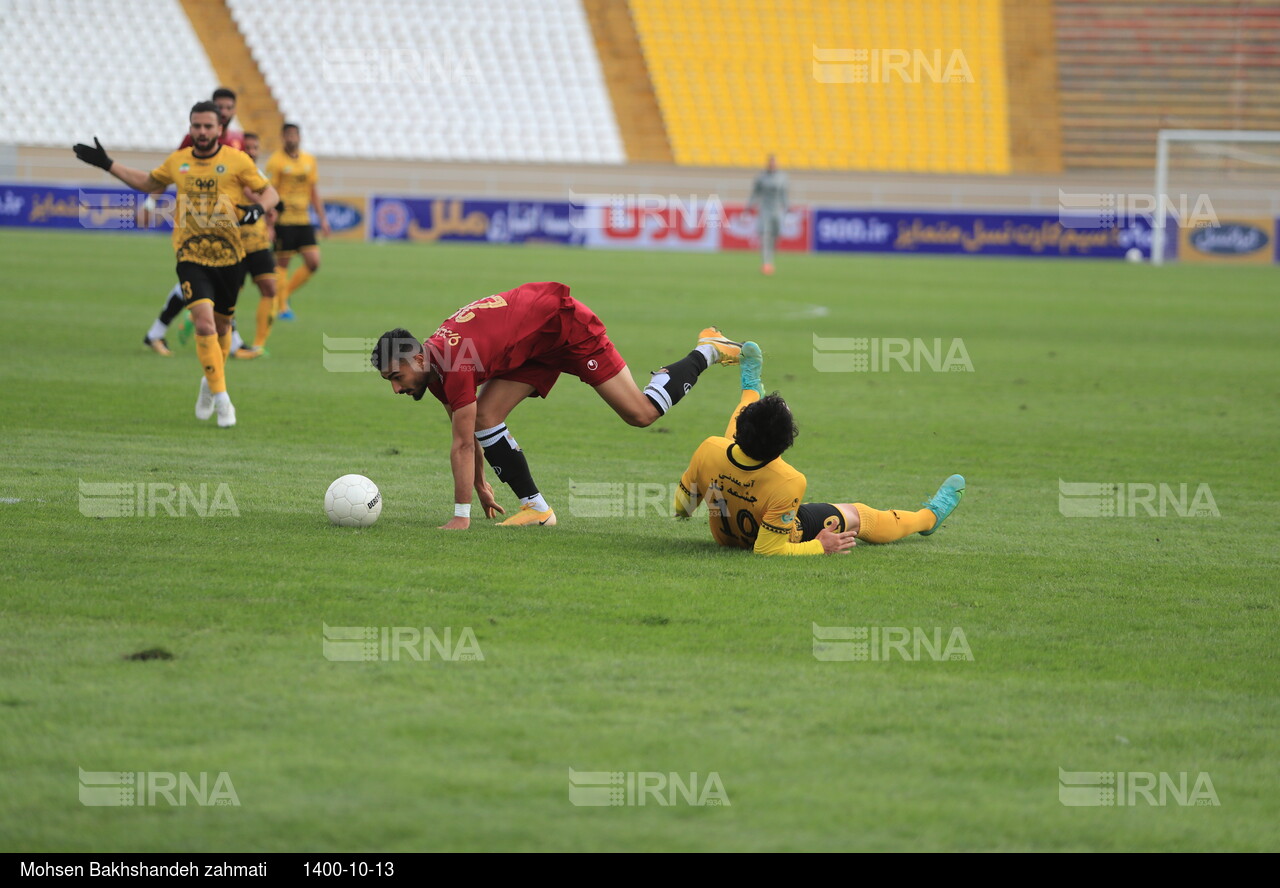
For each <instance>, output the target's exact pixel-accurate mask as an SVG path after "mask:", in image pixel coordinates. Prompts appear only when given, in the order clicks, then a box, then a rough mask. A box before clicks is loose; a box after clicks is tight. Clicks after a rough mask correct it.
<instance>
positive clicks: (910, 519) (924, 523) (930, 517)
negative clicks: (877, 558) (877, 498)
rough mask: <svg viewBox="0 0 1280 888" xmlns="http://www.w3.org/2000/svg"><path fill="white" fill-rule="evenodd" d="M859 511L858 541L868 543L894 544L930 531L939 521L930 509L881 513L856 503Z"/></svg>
mask: <svg viewBox="0 0 1280 888" xmlns="http://www.w3.org/2000/svg"><path fill="white" fill-rule="evenodd" d="M853 507H854V508H855V509H857V510H858V518H860V519H861V522H862V523H861V526H860V527H859V528H858V539H860V540H866V541H867V542H868V543H892V542H893V541H894V540H900V539H902V538H903V537H905V536H910V535H911V534H913V533H919V532H920V531H922V530H928V529H929V528H931V527H933V525H934V522H935V521H937V516H935V515H934V514H933V512H930V511H929V510H928V509H921V510H919V511H918V512H906V511H903V510H901V509H889V510H888V511H881V510H879V509H873V508H871V507H870V506H867V505H864V504H862V503H854V504H853Z"/></svg>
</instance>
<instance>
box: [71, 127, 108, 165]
mask: <svg viewBox="0 0 1280 888" xmlns="http://www.w3.org/2000/svg"><path fill="white" fill-rule="evenodd" d="M71 150H72V151H74V152H75V153H76V157H78V158H80V159H81V160H83V161H84V162H85V163H87V164H89V165H90V166H96V167H97V168H98V169H101V170H108V171H110V169H111V164H112V163H114V161H112V159H111V158H110V157H107V150H106V149H105V148H103V147H102V143H101V142H99V141H98V137H97V136H94V137H93V144H92V145H85V144H83V143H81V144H79V145H76V146H75V147H73V148H72V149H71Z"/></svg>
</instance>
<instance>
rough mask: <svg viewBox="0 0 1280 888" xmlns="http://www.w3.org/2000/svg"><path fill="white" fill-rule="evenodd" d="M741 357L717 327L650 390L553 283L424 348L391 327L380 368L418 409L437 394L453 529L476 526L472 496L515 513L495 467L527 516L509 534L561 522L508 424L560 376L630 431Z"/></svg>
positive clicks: (485, 311) (488, 308) (492, 307)
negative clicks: (446, 439)
mask: <svg viewBox="0 0 1280 888" xmlns="http://www.w3.org/2000/svg"><path fill="white" fill-rule="evenodd" d="M741 348H742V346H741V344H740V343H737V342H732V341H730V340H729V339H726V338H725V337H724V336H722V335H721V334H720V331H719V330H718V329H716V328H715V327H708V328H707V329H705V330H703V331H702V333H701V334H700V335H699V338H698V345H697V347H696V348H695V349H694V350H693V351H691V352H689V354H688V355H686V356H685V357H683V358H681V359H680V360H679V361H676V362H675V363H673V364H669V365H667V366H666V367H663V368H662V369H661V370H658V371H656V372H654V373H653V374H652V378H651V379H650V381H649V384H648V385H647V386H645V388H644V389H643V390H641V389H640V388H639V387H638V386H637V385H636V383H635V380H633V379H632V378H631V374H630V373H628V372H627V365H626V362H625V361H623V360H622V356H621V355H620V354H618V350H617V349H616V348H614V346H613V343H612V342H610V341H609V337H608V336H607V335H606V333H605V327H604V324H603V323H602V322H601V321H600V319H599V318H598V317H596V314H595V312H593V311H592V310H591V309H590V308H588V307H587V306H585V305H583V304H582V303H581V302H579V301H578V300H577V299H574V298H573V297H572V296H570V295H569V288H568V287H566V286H565V285H564V284H558V283H553V282H552V283H535V284H524V285H522V286H519V287H516V288H515V289H514V290H508V291H507V292H505V293H498V294H496V295H494V296H486V297H485V298H484V299H478V300H476V301H475V302H472V303H470V304H468V305H464V306H463V307H462V308H460V309H458V310H457V311H456V312H454V313H453V314H452V315H450V316H449V317H448V318H446V319H445V321H444V323H443V324H441V325H440V327H439V328H438V329H437V330H436V331H435V333H433V334H431V336H430V337H429V338H428V339H427V340H425V341H423V342H420V341H418V340H417V339H416V338H414V336H413V334H412V333H410V332H409V331H408V330H405V329H403V328H397V329H395V330H388V331H387V332H386V333H383V334H382V337H381V338H380V339H379V340H378V344H377V346H376V347H375V348H374V350H373V355H372V360H373V366H374V367H376V368H377V369H378V371H379V372H380V373H381V374H382V378H383V379H386V380H387V381H389V382H390V383H391V388H392V390H393V391H394V392H395V393H396V394H397V395H409V396H411V397H412V398H413V399H414V400H415V401H419V400H421V399H422V396H423V395H425V394H426V393H427V392H431V394H432V395H434V396H435V397H436V398H437V399H438V400H439V401H440V403H442V404H443V405H444V408H445V411H446V412H447V413H448V414H449V417H450V421H451V424H452V427H453V445H452V447H451V448H450V452H449V460H450V463H451V465H452V467H453V493H454V512H453V518H452V519H451V520H450V521H449V522H448V523H446V524H444V525H443V528H444V529H446V530H461V529H465V528H467V527H469V526H470V523H471V521H470V519H471V497H472V488H473V487H474V489H475V492H476V493H477V494H479V497H480V505H481V506H482V507H483V508H484V513H485V517H488V518H492V517H494V515H495V514H497V513H499V512H501V513H503V514H506V510H505V509H503V508H502V506H500V505H498V502H497V500H496V499H495V498H494V495H493V488H492V487H490V486H489V484H488V482H486V481H485V479H484V462H485V461H488V463H489V465H491V466H492V467H493V471H494V474H495V475H497V476H498V479H499V480H500V481H502V482H503V483H505V484H507V485H508V486H509V487H510V488H511V490H512V492H513V493H515V495H516V496H518V497H519V498H520V511H519V512H517V513H516V514H515V515H513V516H511V517H510V518H508V519H507V520H506V521H503V522H502V524H503V525H505V526H516V527H520V526H532V525H542V526H551V525H553V524H555V523H556V515H555V512H554V511H552V509H551V507H550V506H549V505H548V504H547V502H546V500H545V499H544V498H543V496H542V494H541V493H540V492H539V491H538V486H537V485H536V484H535V483H534V481H533V476H532V474H531V473H530V471H529V464H528V461H527V460H526V459H525V456H524V452H523V451H522V450H520V447H519V445H518V444H516V440H515V438H514V437H512V435H511V432H510V431H509V430H508V429H507V425H506V419H507V416H508V414H510V413H511V411H512V410H513V409H514V408H515V406H516V405H517V404H519V403H520V402H521V401H523V400H524V399H525V398H528V397H530V396H537V397H542V398H545V397H546V396H547V393H548V392H550V391H551V387H552V386H553V385H555V383H556V379H557V378H559V376H560V374H561V373H568V374H570V375H572V376H576V377H578V378H579V379H581V380H582V381H583V382H585V383H586V384H587V385H590V386H591V387H593V388H594V389H595V390H596V391H597V392H598V393H599V394H600V397H601V398H603V399H604V401H605V403H607V404H608V405H609V406H610V407H612V408H613V409H614V411H615V412H616V413H617V414H618V415H619V416H620V417H622V419H623V421H625V422H626V423H627V424H628V425H633V426H640V427H644V426H648V425H652V424H653V423H654V422H655V421H656V420H657V419H658V418H659V417H661V416H662V415H663V414H665V413H666V412H667V411H668V410H670V409H671V408H672V407H673V406H674V405H675V403H676V402H677V401H679V400H680V399H681V398H683V397H684V396H685V395H686V394H688V392H689V390H690V389H691V388H693V385H694V383H696V382H697V381H698V376H699V374H701V373H702V371H703V370H705V369H707V367H708V366H710V365H711V364H736V363H737V362H738V353H739V352H740V351H741ZM482 384H483V388H481V385H482ZM477 444H478V445H479V447H477ZM482 454H483V459H482Z"/></svg>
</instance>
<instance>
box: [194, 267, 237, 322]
mask: <svg viewBox="0 0 1280 888" xmlns="http://www.w3.org/2000/svg"><path fill="white" fill-rule="evenodd" d="M243 282H244V263H243V262H237V263H236V264H235V265H219V266H213V265H197V264H196V263H194V262H179V263H178V283H179V285H181V287H182V299H183V304H184V305H185V306H186V307H187V308H190V307H191V306H192V305H193V304H194V303H196V302H200V301H202V300H205V299H208V300H211V301H212V302H213V310H214V311H216V312H217V313H218V314H221V315H233V314H235V313H236V297H237V296H239V295H240V284H241V283H243Z"/></svg>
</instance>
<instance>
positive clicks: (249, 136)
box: [240, 133, 262, 142]
mask: <svg viewBox="0 0 1280 888" xmlns="http://www.w3.org/2000/svg"><path fill="white" fill-rule="evenodd" d="M240 138H242V139H253V140H254V141H256V142H261V141H262V140H261V139H259V138H258V134H257V133H245V134H244V135H243V136H241V137H240Z"/></svg>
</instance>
